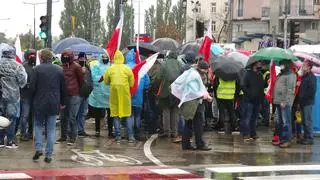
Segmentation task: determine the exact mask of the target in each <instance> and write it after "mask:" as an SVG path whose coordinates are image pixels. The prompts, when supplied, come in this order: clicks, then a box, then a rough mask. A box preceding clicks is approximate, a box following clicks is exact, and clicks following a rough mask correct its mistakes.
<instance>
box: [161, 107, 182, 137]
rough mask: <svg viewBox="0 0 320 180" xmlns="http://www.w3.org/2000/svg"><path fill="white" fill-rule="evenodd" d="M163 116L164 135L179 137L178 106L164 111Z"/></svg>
mask: <svg viewBox="0 0 320 180" xmlns="http://www.w3.org/2000/svg"><path fill="white" fill-rule="evenodd" d="M162 115H163V117H162V118H163V129H164V133H166V134H167V135H168V136H170V135H173V136H177V135H178V134H177V133H178V122H179V108H178V106H174V107H171V108H165V109H163V112H162Z"/></svg>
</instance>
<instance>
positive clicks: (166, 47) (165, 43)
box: [151, 38, 180, 51]
mask: <svg viewBox="0 0 320 180" xmlns="http://www.w3.org/2000/svg"><path fill="white" fill-rule="evenodd" d="M151 44H152V45H155V46H157V47H158V48H160V49H161V50H163V51H176V50H177V49H178V47H179V46H180V43H178V41H176V40H174V39H171V38H158V39H156V40H154V41H153V42H152V43H151Z"/></svg>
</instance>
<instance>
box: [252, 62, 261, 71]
mask: <svg viewBox="0 0 320 180" xmlns="http://www.w3.org/2000/svg"><path fill="white" fill-rule="evenodd" d="M252 70H253V71H255V72H258V71H261V70H262V62H261V61H258V62H256V63H254V64H253V65H252Z"/></svg>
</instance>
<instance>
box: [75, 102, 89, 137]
mask: <svg viewBox="0 0 320 180" xmlns="http://www.w3.org/2000/svg"><path fill="white" fill-rule="evenodd" d="M87 114H88V98H85V97H80V107H79V111H78V114H77V126H78V134H79V133H84V125H85V120H86V116H87Z"/></svg>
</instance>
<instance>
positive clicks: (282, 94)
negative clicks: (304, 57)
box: [273, 71, 297, 106]
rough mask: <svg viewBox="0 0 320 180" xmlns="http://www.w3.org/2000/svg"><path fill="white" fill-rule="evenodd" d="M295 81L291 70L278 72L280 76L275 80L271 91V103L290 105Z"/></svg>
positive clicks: (292, 99)
mask: <svg viewBox="0 0 320 180" xmlns="http://www.w3.org/2000/svg"><path fill="white" fill-rule="evenodd" d="M296 82H297V79H296V75H295V74H294V73H292V72H291V71H289V72H285V73H282V74H280V76H279V77H278V78H277V80H276V84H275V87H274V91H273V103H274V104H281V103H285V104H289V105H291V106H292V105H293V101H294V93H295V88H296Z"/></svg>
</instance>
